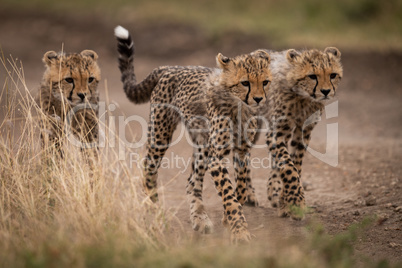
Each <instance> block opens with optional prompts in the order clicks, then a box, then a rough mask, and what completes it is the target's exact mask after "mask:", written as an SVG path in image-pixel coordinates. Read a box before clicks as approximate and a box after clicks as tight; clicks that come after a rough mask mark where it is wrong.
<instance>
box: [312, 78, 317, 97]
mask: <svg viewBox="0 0 402 268" xmlns="http://www.w3.org/2000/svg"><path fill="white" fill-rule="evenodd" d="M316 81H317V82H316V84H315V87H314V89H313V95H311V96H313V98H314V99H315V98H316V96H315V92H316V90H317V86H318V79H317V80H316Z"/></svg>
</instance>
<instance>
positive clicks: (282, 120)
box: [266, 47, 343, 219]
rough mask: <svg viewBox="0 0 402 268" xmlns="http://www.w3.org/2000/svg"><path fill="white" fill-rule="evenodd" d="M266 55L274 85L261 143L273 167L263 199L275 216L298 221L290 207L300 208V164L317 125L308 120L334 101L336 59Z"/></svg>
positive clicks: (314, 54) (328, 53) (321, 54)
mask: <svg viewBox="0 0 402 268" xmlns="http://www.w3.org/2000/svg"><path fill="white" fill-rule="evenodd" d="M270 55H271V59H272V60H271V65H270V68H271V70H272V74H273V76H274V80H273V82H272V85H271V92H272V94H271V95H270V98H269V105H268V106H267V107H268V111H266V115H267V118H268V120H269V123H270V131H269V132H268V134H267V138H266V143H267V145H268V148H269V151H270V153H271V155H272V157H273V160H274V161H273V162H274V166H273V172H272V174H271V176H270V177H269V180H268V199H269V200H270V201H271V204H272V205H273V206H274V207H279V214H280V215H281V216H288V215H291V216H292V217H293V218H295V219H300V218H302V217H303V213H293V212H292V207H293V206H295V207H300V208H302V211H303V209H304V208H305V199H304V190H303V187H302V185H301V182H300V176H301V167H302V161H303V157H304V154H305V152H306V149H307V147H308V144H309V141H310V138H311V132H312V130H313V129H314V127H315V125H316V122H317V120H314V117H316V116H320V115H321V113H322V110H323V108H324V105H325V103H326V102H327V101H328V100H330V99H331V98H333V97H334V96H335V95H336V91H337V88H338V85H339V82H340V81H341V79H342V76H343V69H342V64H341V53H340V51H339V50H338V49H337V48H334V47H329V48H326V49H325V50H324V51H319V50H315V49H314V50H306V51H301V52H299V51H296V50H293V49H291V50H288V51H284V52H276V53H275V52H273V53H270ZM293 211H294V210H293Z"/></svg>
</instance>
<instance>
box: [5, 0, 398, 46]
mask: <svg viewBox="0 0 402 268" xmlns="http://www.w3.org/2000/svg"><path fill="white" fill-rule="evenodd" d="M3 2H4V3H5V4H8V5H10V6H15V7H19V8H21V7H26V8H36V9H47V10H49V11H56V12H63V13H65V12H74V13H82V14H88V12H90V13H100V14H102V15H103V16H108V17H112V18H115V19H117V20H118V21H119V20H121V21H122V22H124V21H130V22H133V23H139V22H143V21H145V22H150V21H152V22H154V21H158V22H162V23H163V22H164V21H174V22H179V23H187V24H191V25H196V26H199V27H200V28H201V29H202V30H204V31H205V32H206V33H207V34H210V35H220V34H224V33H225V32H227V31H233V30H238V31H240V32H244V33H248V34H253V35H254V34H257V35H263V36H265V37H267V38H268V40H269V41H270V43H271V44H272V45H273V46H274V47H284V46H285V47H311V46H314V47H318V46H327V45H336V46H339V47H341V48H350V49H354V50H360V49H362V50H389V49H393V50H402V0H387V1H378V0H353V1H350V0H337V1H329V0H305V1H297V0H282V1H275V0H248V1H240V0H220V1H216V0H199V1H185V0H170V1H164V0H152V1H150V0H114V1H109V0H69V1H53V0H3ZM246 36H247V35H246Z"/></svg>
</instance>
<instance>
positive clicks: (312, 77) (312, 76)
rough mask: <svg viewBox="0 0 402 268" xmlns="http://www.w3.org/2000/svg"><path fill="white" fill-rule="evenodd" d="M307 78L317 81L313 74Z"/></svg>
mask: <svg viewBox="0 0 402 268" xmlns="http://www.w3.org/2000/svg"><path fill="white" fill-rule="evenodd" d="M308 77H309V78H310V79H313V80H317V76H316V75H315V74H310V75H309V76H308Z"/></svg>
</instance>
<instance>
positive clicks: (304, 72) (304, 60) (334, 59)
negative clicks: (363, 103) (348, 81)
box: [286, 47, 343, 102]
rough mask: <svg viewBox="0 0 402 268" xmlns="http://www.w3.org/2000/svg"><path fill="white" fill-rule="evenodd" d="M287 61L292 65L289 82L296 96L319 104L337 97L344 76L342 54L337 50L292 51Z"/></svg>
mask: <svg viewBox="0 0 402 268" xmlns="http://www.w3.org/2000/svg"><path fill="white" fill-rule="evenodd" d="M286 59H287V61H288V62H289V63H290V65H291V68H290V71H289V72H288V73H287V80H288V82H290V83H291V86H292V90H293V91H294V92H295V93H296V94H299V95H302V96H306V97H308V98H312V99H313V100H314V101H319V102H323V101H326V100H329V99H331V98H333V97H334V96H335V94H336V89H337V88H338V84H339V82H340V81H341V79H342V76H343V70H342V64H341V52H340V51H339V50H338V49H337V48H335V47H328V48H326V49H325V50H324V51H318V50H316V49H313V50H307V51H303V52H298V51H296V50H294V49H290V50H288V51H287V54H286Z"/></svg>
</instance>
